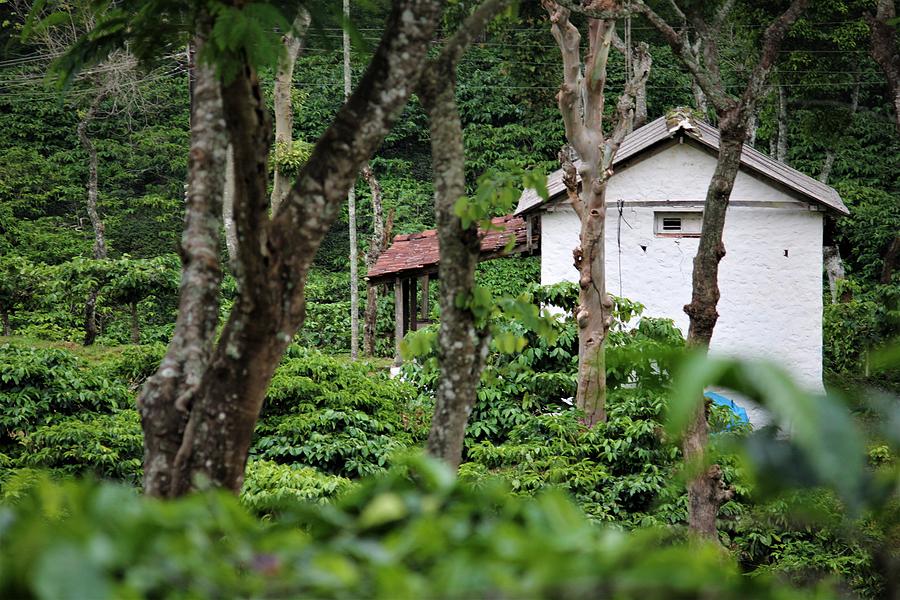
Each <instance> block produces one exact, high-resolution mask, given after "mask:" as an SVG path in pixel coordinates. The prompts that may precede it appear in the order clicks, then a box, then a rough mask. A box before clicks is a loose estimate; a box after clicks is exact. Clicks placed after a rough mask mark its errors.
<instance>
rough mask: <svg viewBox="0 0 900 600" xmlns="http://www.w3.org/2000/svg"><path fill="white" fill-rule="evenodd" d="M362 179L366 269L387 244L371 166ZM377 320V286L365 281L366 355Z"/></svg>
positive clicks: (372, 344) (378, 188) (372, 348)
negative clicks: (368, 213)
mask: <svg viewBox="0 0 900 600" xmlns="http://www.w3.org/2000/svg"><path fill="white" fill-rule="evenodd" d="M362 176H363V179H365V180H366V183H368V184H369V190H371V193H372V240H371V241H370V242H369V251H368V252H367V253H366V270H369V269H371V268H372V267H373V266H375V263H376V262H377V261H378V257H379V256H381V253H382V252H383V251H384V248H385V247H386V245H387V239H388V237H389V236H388V235H387V234H386V233H385V227H384V205H383V203H382V199H381V184H380V183H379V182H378V179H376V178H375V173H373V172H372V167H370V166H369V165H366V166H365V167H363V169H362ZM377 322H378V286H377V285H372V283H371V282H368V281H367V282H366V313H365V326H364V329H363V331H364V335H363V352H365V354H366V355H367V356H375V329H376V326H377Z"/></svg>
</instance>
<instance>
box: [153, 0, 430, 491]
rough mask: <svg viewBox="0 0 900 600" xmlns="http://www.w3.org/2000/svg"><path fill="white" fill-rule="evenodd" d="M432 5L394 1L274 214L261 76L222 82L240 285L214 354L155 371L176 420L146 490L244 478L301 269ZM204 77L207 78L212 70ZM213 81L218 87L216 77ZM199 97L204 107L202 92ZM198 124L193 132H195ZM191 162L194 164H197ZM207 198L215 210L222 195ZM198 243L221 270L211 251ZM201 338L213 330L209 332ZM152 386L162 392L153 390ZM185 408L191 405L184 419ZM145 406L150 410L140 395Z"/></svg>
mask: <svg viewBox="0 0 900 600" xmlns="http://www.w3.org/2000/svg"><path fill="white" fill-rule="evenodd" d="M440 6H441V3H440V2H438V0H397V1H396V2H395V3H394V5H393V9H392V11H391V14H390V16H389V18H388V20H387V23H386V26H385V31H384V35H383V38H382V42H381V44H380V45H379V47H378V49H377V50H376V51H375V53H374V56H373V58H372V61H371V63H370V65H369V69H368V70H367V72H366V74H365V76H364V77H363V78H362V80H361V81H360V83H359V85H358V86H357V88H356V91H355V93H354V94H353V95H352V96H351V98H350V99H349V100H348V102H346V103H345V104H344V106H343V107H342V108H341V109H340V110H339V111H338V113H337V115H336V116H335V118H334V120H333V122H332V123H331V125H330V126H329V128H328V129H327V130H326V131H325V133H324V134H323V135H322V137H321V138H320V139H319V141H318V143H317V144H316V146H315V148H314V149H313V151H312V154H311V156H310V158H309V160H308V161H307V162H306V164H305V165H304V166H303V168H302V170H301V172H300V174H299V175H298V177H297V179H296V180H295V182H294V184H293V187H292V188H291V191H290V193H289V194H288V196H287V197H286V198H285V199H284V200H283V201H282V204H281V207H280V208H279V210H278V212H277V213H275V214H274V215H272V217H271V219H270V216H269V198H268V195H267V190H266V188H267V184H268V165H267V160H268V150H269V148H268V146H269V139H270V135H271V130H270V126H269V123H268V114H267V111H266V109H265V105H264V103H263V99H262V94H261V91H260V87H259V81H258V78H257V76H256V73H255V72H254V70H253V68H252V67H251V66H250V65H249V64H248V63H247V62H246V59H242V60H243V64H242V66H241V68H240V69H239V70H238V71H237V73H236V74H235V76H234V78H233V79H232V80H231V81H230V82H229V83H228V85H227V86H226V87H224V88H223V89H222V92H223V93H222V94H221V95H220V96H218V98H221V99H222V102H223V106H222V109H223V112H224V115H225V119H226V126H227V132H228V133H227V136H226V135H225V134H224V131H223V135H222V136H221V142H222V144H221V148H222V152H221V170H220V171H219V173H218V175H219V178H218V179H217V180H216V181H222V180H224V178H223V177H222V170H224V162H225V156H224V154H225V151H224V149H225V145H226V143H227V141H229V140H230V143H231V144H232V146H233V148H234V164H235V178H234V180H235V193H234V209H233V210H234V222H235V228H236V230H237V238H238V246H237V253H236V256H235V257H234V272H235V278H236V279H237V281H238V296H237V298H236V300H235V303H234V307H233V309H232V311H231V314H230V315H229V318H228V321H227V323H226V324H225V326H224V328H223V329H222V332H221V336H220V337H219V339H218V342H216V344H215V348H214V349H213V350H212V353H211V356H209V354H208V353H206V354H203V361H202V362H203V366H202V368H201V369H200V370H199V371H198V373H199V375H200V377H199V381H198V382H197V383H196V384H194V385H188V384H187V383H186V382H185V381H183V380H181V379H176V378H177V377H179V371H177V370H174V369H172V368H171V367H170V368H167V364H166V362H165V361H164V363H163V365H162V367H161V369H160V371H159V372H158V373H157V375H155V376H154V378H156V380H157V381H158V382H172V384H171V387H172V388H173V389H174V390H175V391H176V392H178V395H177V400H174V406H173V400H172V398H173V396H171V395H168V396H165V397H160V398H158V401H157V402H156V405H157V406H162V407H163V410H164V412H165V415H166V417H168V418H170V419H171V420H172V421H173V422H174V426H172V427H169V428H168V429H167V430H166V431H163V429H164V428H163V427H162V426H158V425H155V424H154V425H153V426H154V427H155V428H156V433H157V437H161V438H163V440H157V441H156V442H154V443H155V446H154V447H153V448H151V449H150V451H149V452H145V465H146V464H150V465H151V466H153V467H154V468H153V469H152V470H149V469H147V468H146V467H145V477H147V480H145V489H146V490H148V491H149V493H150V494H151V495H167V496H176V495H180V494H184V493H186V492H188V491H190V490H191V489H195V488H197V487H203V486H206V485H211V486H219V487H223V488H226V489H229V490H232V491H234V492H237V491H239V490H240V488H241V485H242V483H243V473H244V466H245V464H246V461H247V454H248V450H249V446H250V441H251V438H252V435H253V430H254V427H255V424H256V419H257V417H258V415H259V410H260V408H261V406H262V402H263V399H264V397H265V392H266V388H267V387H268V384H269V381H270V380H271V377H272V373H273V372H274V370H275V367H276V366H277V364H278V362H279V360H280V358H281V356H282V354H283V352H284V349H285V347H286V346H287V345H288V344H289V343H290V341H291V339H292V338H293V335H294V334H295V333H296V331H297V329H298V328H299V327H300V325H301V324H302V322H303V316H304V309H305V298H304V290H305V286H306V277H307V274H308V272H309V269H310V267H311V265H312V261H313V258H314V257H315V253H316V250H317V249H318V247H319V245H320V244H321V242H322V239H323V238H324V236H325V234H326V233H327V231H328V229H329V228H330V226H331V224H332V223H333V222H334V219H335V218H336V217H337V215H338V212H339V208H340V206H341V204H342V202H344V201H345V200H346V194H347V191H348V190H349V188H350V185H351V184H352V183H353V181H354V180H355V178H356V176H357V173H358V171H359V169H360V167H361V166H362V165H363V164H364V163H365V161H366V160H368V158H369V157H370V156H371V154H372V153H373V152H374V151H375V150H376V148H377V147H378V145H379V144H380V143H381V142H382V140H383V139H384V137H385V135H386V134H387V132H388V130H389V129H390V127H391V125H392V124H393V122H394V120H395V119H396V118H397V116H398V115H399V114H400V112H401V110H402V108H403V106H404V105H405V103H406V101H407V99H408V98H409V95H410V92H411V88H412V86H413V84H414V82H415V81H417V80H418V77H419V73H420V70H421V66H422V64H423V61H424V59H425V56H426V52H427V49H428V46H429V43H430V41H431V39H432V36H433V33H434V30H435V27H436V24H437V21H438V19H439V16H440ZM210 83H212V84H215V83H216V82H215V79H214V78H211V81H210ZM197 86H198V88H199V87H200V83H199V77H198V83H197ZM210 87H211V89H212V90H213V91H218V89H219V86H218V85H212V86H210ZM199 96H200V92H199V89H198V91H197V94H196V95H195V98H197V102H196V103H195V104H196V105H201V103H200V102H199ZM202 106H204V107H206V108H207V110H208V109H209V106H210V103H209V102H206V103H203V104H202ZM194 133H195V141H196V140H197V139H198V137H202V136H197V135H196V134H197V133H199V132H196V131H195V132H194ZM192 156H194V157H195V158H208V153H205V152H203V151H200V152H198V153H194V151H193V150H192ZM191 174H192V177H194V176H195V175H197V169H196V168H195V166H193V165H192V171H191ZM210 183H211V184H212V185H215V182H210ZM220 194H221V190H220ZM213 197H214V198H218V197H220V196H213ZM203 199H208V197H207V196H203ZM215 208H216V209H219V210H221V207H220V206H218V205H217V206H215ZM194 212H195V213H196V212H197V211H196V210H195V211H194ZM214 214H216V215H218V214H219V213H218V212H215V213H214ZM217 231H218V230H217ZM194 233H195V235H192V236H187V234H186V237H188V239H190V240H192V241H193V240H195V239H196V235H200V236H201V237H203V238H204V239H205V240H208V241H215V242H216V245H217V244H218V237H217V234H216V236H215V237H213V236H212V234H209V235H206V234H204V233H198V232H194ZM206 255H207V256H208V260H209V261H212V265H214V266H215V267H216V269H215V272H216V273H217V274H218V268H217V267H218V264H217V262H216V260H217V254H216V253H211V254H210V253H206ZM216 287H217V286H216ZM184 293H185V289H184V288H183V290H182V294H183V297H182V306H181V307H180V311H179V318H180V319H182V318H185V317H186V316H187V315H186V314H185V313H186V312H187V311H186V310H185V306H184ZM209 307H216V308H217V306H216V304H215V301H214V300H210V301H209V302H208V303H207V304H206V305H205V308H207V310H208V308H209ZM185 320H186V321H187V323H188V324H190V323H193V322H194V321H193V320H188V319H185ZM213 324H214V321H213ZM214 331H215V327H214V326H213V327H212V332H214ZM194 337H195V338H196V337H199V336H194ZM176 338H178V332H177V326H176ZM208 339H209V340H210V341H211V340H212V335H210V336H209V337H208ZM174 344H175V339H173V345H174ZM207 347H208V346H204V348H207ZM171 353H172V346H170V354H171ZM207 356H209V358H208V359H207ZM173 373H174V375H173ZM157 385H159V383H157ZM147 395H148V394H147V391H146V390H145V393H144V396H147ZM156 396H162V395H161V394H158V393H157V394H153V395H152V397H156ZM166 405H167V406H166ZM165 409H168V410H165ZM182 410H184V411H187V412H188V413H189V417H188V419H187V423H186V424H185V421H184V416H183V415H184V413H183V412H181V411H182ZM143 412H144V413H149V412H151V411H148V410H147V408H146V406H145V408H144V409H143ZM148 420H151V421H152V420H154V419H153V418H152V416H149V415H148V417H145V418H144V422H145V425H146V423H147V421H148ZM179 427H180V428H181V429H179ZM147 437H149V436H147ZM163 445H164V446H165V447H162V446H163ZM172 447H174V448H175V449H176V452H175V455H174V457H173V456H171V454H170V453H169V450H170V449H171V448H172ZM170 459H172V460H171V461H170Z"/></svg>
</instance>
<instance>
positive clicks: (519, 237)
mask: <svg viewBox="0 0 900 600" xmlns="http://www.w3.org/2000/svg"><path fill="white" fill-rule="evenodd" d="M491 224H492V225H493V226H494V227H492V228H491V229H490V230H489V231H487V232H485V231H484V230H481V234H482V235H483V236H484V237H483V238H482V239H481V255H482V260H484V259H486V258H494V257H496V256H498V255H501V254H503V253H504V250H505V248H506V245H507V243H508V242H509V240H510V236H515V240H516V241H515V247H519V246H524V245H525V244H527V242H528V239H527V238H528V232H527V228H526V226H525V219H523V218H522V217H514V216H512V215H507V216H505V217H496V218H494V219H491ZM495 227H496V228H499V229H495ZM532 244H533V245H535V246H536V244H537V232H535V233H534V234H533V239H532ZM439 259H440V253H439V251H438V238H437V231H436V230H435V229H429V230H428V231H422V232H420V233H409V234H405V235H398V236H395V237H394V241H393V242H392V243H391V245H390V247H389V248H388V249H387V250H385V251H384V252H382V253H381V256H380V257H378V261H376V263H375V264H374V265H373V266H372V268H371V269H370V270H369V273H368V277H369V279H370V280H375V279H388V278H393V277H399V276H407V277H412V276H418V275H419V274H424V273H426V272H435V271H437V265H438V260H439Z"/></svg>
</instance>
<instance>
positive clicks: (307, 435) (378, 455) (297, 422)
mask: <svg viewBox="0 0 900 600" xmlns="http://www.w3.org/2000/svg"><path fill="white" fill-rule="evenodd" d="M424 419H425V412H424V409H423V408H422V407H421V406H418V405H417V404H416V395H415V390H414V388H413V387H412V386H410V385H409V384H408V383H405V382H403V381H401V380H398V379H390V378H389V377H388V374H387V373H386V371H385V370H384V369H379V368H377V367H376V366H375V365H373V364H371V363H368V362H349V361H346V360H341V359H338V358H333V357H329V356H326V355H323V354H321V353H319V352H317V351H314V350H306V349H303V348H301V347H298V346H292V347H291V348H290V349H289V350H288V353H287V356H286V357H285V360H284V361H283V362H282V364H281V366H280V367H279V368H278V370H277V371H276V372H275V376H274V377H273V378H272V383H271V385H270V386H269V391H268V394H267V396H266V403H265V405H264V409H263V414H262V417H261V419H260V421H259V423H258V424H257V430H256V433H257V438H256V441H255V443H254V445H253V453H254V454H255V455H256V456H258V457H260V458H264V459H267V460H272V461H275V462H279V463H295V462H296V463H302V464H305V465H309V466H313V467H316V468H318V469H320V470H322V471H325V472H327V473H332V474H335V475H344V476H359V475H365V474H369V473H373V472H376V471H379V470H382V469H383V468H384V467H385V466H386V465H387V464H388V462H389V460H390V457H391V455H392V454H394V453H395V452H396V451H398V450H402V449H405V448H407V447H409V446H414V445H417V444H419V443H420V442H421V441H422V440H423V439H424V435H425V431H426V430H425V427H426V425H425V422H424Z"/></svg>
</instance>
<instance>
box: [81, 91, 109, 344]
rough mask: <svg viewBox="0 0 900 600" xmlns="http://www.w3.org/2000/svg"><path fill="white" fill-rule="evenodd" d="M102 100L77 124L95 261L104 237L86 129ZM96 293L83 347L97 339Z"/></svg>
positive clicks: (93, 151) (87, 312)
mask: <svg viewBox="0 0 900 600" xmlns="http://www.w3.org/2000/svg"><path fill="white" fill-rule="evenodd" d="M103 98H104V95H103V94H102V93H101V94H99V95H98V96H97V97H96V98H95V99H94V102H93V103H92V104H91V106H90V108H89V109H88V111H87V113H86V114H85V116H84V117H83V118H82V119H81V121H80V122H79V123H78V130H77V131H78V139H79V140H80V141H81V146H82V147H83V148H84V150H85V152H87V154H88V183H87V213H88V217H89V218H90V221H91V228H92V229H93V231H94V248H93V257H94V259H96V260H102V259H104V258H106V235H105V233H104V227H103V220H102V219H101V218H100V213H99V212H97V196H98V187H99V186H98V182H97V168H98V159H97V148H96V147H95V146H94V143H93V141H91V138H90V136H88V133H87V129H88V127H89V126H90V124H91V122H92V121H93V120H94V117H95V116H96V114H97V111H98V110H99V108H100V103H101V102H102V101H103ZM98 293H99V292H98V290H97V289H96V288H94V289H92V290H91V291H89V292H88V297H87V300H86V301H85V304H84V345H85V346H90V345H91V344H93V343H94V341H95V340H96V339H97V294H98Z"/></svg>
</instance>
